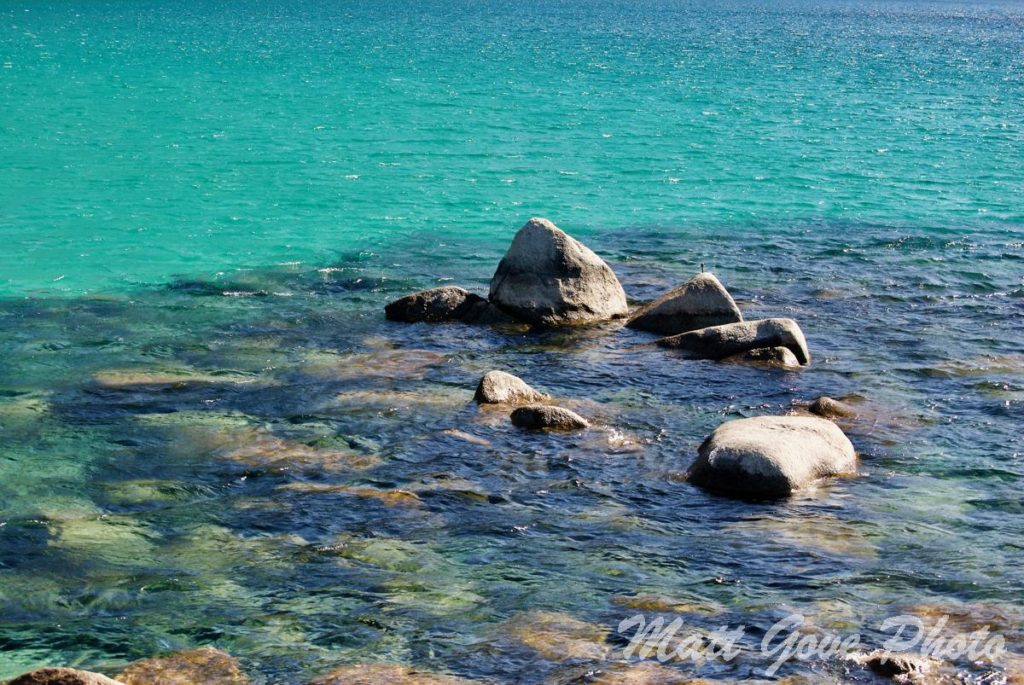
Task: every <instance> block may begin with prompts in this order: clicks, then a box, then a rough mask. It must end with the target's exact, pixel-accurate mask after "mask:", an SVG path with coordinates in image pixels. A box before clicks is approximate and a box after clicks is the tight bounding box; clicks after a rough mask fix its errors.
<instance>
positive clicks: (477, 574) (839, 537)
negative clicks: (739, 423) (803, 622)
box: [0, 0, 1024, 683]
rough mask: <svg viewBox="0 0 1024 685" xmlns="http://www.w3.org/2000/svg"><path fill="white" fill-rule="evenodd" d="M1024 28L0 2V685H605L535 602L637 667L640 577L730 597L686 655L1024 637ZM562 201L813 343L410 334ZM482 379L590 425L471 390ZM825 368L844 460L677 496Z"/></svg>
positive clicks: (980, 12) (660, 274) (634, 289)
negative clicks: (806, 362)
mask: <svg viewBox="0 0 1024 685" xmlns="http://www.w3.org/2000/svg"><path fill="white" fill-rule="evenodd" d="M1022 54H1024V9H1022V8H1021V6H1020V5H1019V4H1012V3H1003V4H997V3H975V4H971V5H963V4H957V3H932V2H861V3H853V2H849V3H847V2H837V3H830V4H828V5H825V6H818V5H815V4H812V3H802V2H785V3H777V4H771V5H769V4H760V3H753V2H727V3H700V2H670V1H667V0H666V1H654V2H640V3H629V4H627V3H611V2H600V1H598V2H577V1H576V0H567V1H566V2H527V3H517V4H516V5H515V6H507V5H499V4H497V3H490V2H454V3H453V2H446V3H441V2H417V3H412V2H395V3H388V4H369V3H365V4H364V3H351V2H337V3H333V2H332V3H308V2H292V3H280V4H278V3H272V2H246V3H242V2H223V3H212V2H189V3H184V2H182V3H174V2H160V3H157V2H131V3H129V2H105V3H101V2H88V3H86V2H66V3H35V2H33V3H26V2H17V3H16V2H7V1H6V0H3V1H0V112H2V113H3V114H2V115H0V163H2V172H0V173H2V176H0V240H2V247H0V678H4V677H9V676H13V675H16V674H18V673H20V672H22V671H25V670H27V669H29V668H32V667H35V666H38V665H42V664H44V663H50V664H74V665H79V666H81V667H85V668H91V669H95V670H101V671H104V672H107V673H111V674H113V673H116V672H117V670H118V668H119V667H120V666H122V665H123V664H124V663H126V662H128V661H131V660H134V659H138V658H143V657H147V656H150V655H152V654H156V653H162V652H166V651H172V650H175V649H184V648H190V647H194V646H197V645H204V644H214V645H216V646H218V647H220V648H222V649H224V650H226V651H228V652H230V653H232V654H234V655H236V656H237V657H239V658H240V659H241V661H242V664H243V667H244V668H245V669H246V671H247V672H248V673H249V674H250V675H251V676H253V677H254V678H255V679H256V680H257V681H258V682H266V683H292V682H295V683H299V682H304V681H305V680H306V679H308V678H309V677H311V676H313V675H316V674H320V673H323V672H326V671H328V670H330V669H331V668H332V667H335V666H338V665H343V664H349V663H361V662H367V661H390V662H401V663H409V664H413V665H416V666H418V667H422V668H425V669H430V670H434V671H440V672H450V673H454V674H458V675H460V676H462V677H465V678H469V679H476V680H481V681H483V682H492V683H506V682H521V683H568V682H587V680H586V678H587V677H588V676H586V675H585V674H586V673H587V672H589V671H590V670H593V669H594V668H600V667H601V665H600V664H601V663H602V662H599V661H594V660H593V659H592V658H590V657H587V658H582V657H580V656H579V655H576V658H574V659H573V658H568V656H567V655H566V654H565V653H562V652H564V651H565V650H562V652H560V653H551V650H548V651H547V652H545V650H538V649H537V642H538V641H537V640H533V642H532V646H531V640H530V639H525V638H524V637H523V633H524V629H523V628H522V626H523V625H524V624H525V625H527V626H529V625H530V624H531V623H537V617H538V616H545V615H547V614H543V613H537V612H559V614H565V615H567V616H571V617H573V618H575V619H577V620H579V621H583V622H586V623H587V624H590V625H591V626H594V627H595V630H599V631H600V630H603V631H607V632H608V633H610V636H609V637H608V638H607V639H597V640H591V642H593V643H594V644H599V645H601V646H602V648H603V649H606V650H608V656H607V659H608V660H610V661H614V660H615V659H616V658H619V657H618V656H617V654H620V653H621V649H622V647H623V646H624V645H625V642H626V640H625V639H624V638H623V637H622V636H621V635H616V634H615V633H616V631H615V629H616V626H617V625H618V623H619V621H621V620H622V619H624V618H626V617H628V616H631V615H633V614H635V613H637V612H638V611H639V610H638V609H637V608H636V607H637V606H641V607H643V610H644V611H645V612H646V613H647V614H648V615H649V616H654V615H655V613H656V611H657V610H659V609H660V610H663V611H665V612H666V613H665V614H664V615H666V616H674V615H676V614H677V613H680V612H682V615H683V616H684V617H685V618H686V619H687V621H688V622H689V623H690V624H692V625H694V626H697V627H698V628H701V629H713V628H715V627H718V626H720V625H723V624H729V625H741V624H742V625H745V626H747V627H748V629H749V631H748V632H749V645H748V646H749V648H750V649H749V651H748V652H747V653H745V654H744V655H743V656H741V657H740V658H739V659H737V660H735V661H733V662H731V663H714V662H713V663H708V664H703V665H700V666H695V665H693V664H675V665H673V666H671V667H673V668H679V669H681V672H683V673H688V674H691V673H692V674H694V675H696V676H701V677H705V678H709V679H712V680H720V681H726V682H728V681H735V680H743V679H749V678H759V677H763V675H761V674H762V673H763V671H764V669H765V667H766V665H767V663H766V660H765V659H764V658H762V656H761V655H759V654H758V653H756V651H757V650H756V644H757V640H760V637H761V634H763V632H764V631H765V630H767V629H768V628H769V627H770V626H771V625H772V624H773V623H774V622H775V621H777V620H778V619H779V618H781V617H783V616H785V615H787V614H789V613H792V612H798V613H801V614H804V615H805V616H807V617H808V621H809V622H813V623H814V624H815V625H817V626H819V627H822V628H824V629H828V630H832V631H835V632H840V633H843V634H847V633H851V632H860V633H861V634H862V635H863V636H864V640H865V642H867V643H870V644H877V643H880V642H881V640H883V639H884V638H885V635H884V634H883V633H882V632H881V631H879V630H878V627H879V625H880V624H881V621H882V620H883V619H884V618H886V617H888V616H892V615H896V614H900V613H911V614H914V615H918V616H924V617H928V618H929V619H930V618H931V617H934V616H937V615H940V614H943V613H946V614H951V615H953V616H954V617H955V618H956V617H958V618H956V620H955V621H954V623H955V624H956V625H958V626H960V627H964V626H974V625H976V624H980V623H988V624H990V625H993V626H994V628H995V629H997V630H998V631H1000V632H1001V633H1002V634H1003V635H1005V636H1006V639H1007V641H1008V643H1009V645H1010V647H1011V648H1012V649H1015V650H1016V651H1017V652H1022V651H1024V635H1022V627H1021V626H1022V622H1024V607H1022V606H1021V601H1020V598H1021V597H1022V596H1024V571H1022V570H1021V561H1022V559H1024V549H1022V547H1024V545H1022V542H1021V540H1022V534H1024V506H1022V504H1021V499H1020V491H1021V487H1022V486H1024V438H1022V437H1021V432H1020V426H1021V424H1022V419H1024V332H1022V323H1024V201H1022V198H1024V59H1022V57H1021V55H1022ZM535 215H539V216H546V217H548V218H551V219H552V220H554V221H555V222H556V223H558V224H559V225H560V226H561V227H562V228H564V229H566V230H568V231H569V232H570V233H572V234H573V235H575V236H577V237H580V238H581V239H583V240H585V241H586V242H587V244H588V245H589V246H591V247H592V248H593V249H595V251H597V252H598V253H599V254H601V255H602V256H603V257H604V258H606V259H607V260H608V261H609V263H610V264H611V265H612V267H613V268H614V269H615V271H616V272H617V274H618V275H619V278H620V280H621V281H622V282H623V285H624V287H625V289H626V291H627V293H628V295H629V296H630V298H631V299H633V300H634V301H637V302H639V301H642V300H645V299H649V298H652V297H655V296H657V295H658V294H659V293H660V292H662V291H664V290H665V289H667V288H669V287H671V286H674V285H676V284H678V283H680V282H682V281H683V280H685V279H686V278H688V277H689V276H692V275H693V274H694V273H696V272H697V271H699V270H700V268H701V264H704V265H705V266H706V267H707V268H708V269H709V270H712V271H714V272H715V273H716V274H717V275H718V276H719V277H720V278H721V279H722V281H723V282H724V283H725V285H726V286H727V287H729V289H730V290H731V292H732V293H733V294H734V296H735V297H736V298H737V300H738V301H739V302H740V304H741V307H742V308H743V310H744V314H745V316H746V317H747V318H756V317H761V316H776V315H778V316H790V317H793V318H795V319H797V320H799V321H800V323H801V325H802V326H803V328H804V330H805V332H806V333H807V335H808V339H809V343H810V346H811V351H812V353H813V355H814V362H813V364H812V365H811V366H810V367H808V368H806V369H804V370H801V371H798V372H786V371H779V370H764V369H754V368H747V367H741V366H735V365H723V364H714V363H710V362H695V361H686V360H683V359H680V358H679V357H677V356H675V355H674V354H672V353H669V352H666V351H662V350H657V349H650V348H638V347H636V345H637V344H638V343H644V342H649V341H650V340H651V339H652V338H651V336H649V335H647V334H643V333H637V332H632V331H625V330H618V326H617V325H610V326H604V327H596V328H588V329H583V330H574V331H549V332H523V331H520V330H513V329H500V328H493V329H492V328H474V327H466V326H455V325H438V326H426V325H399V324H391V323H388V322H385V321H384V318H383V309H382V308H383V305H384V304H385V303H386V302H388V301H390V300H392V299H394V298H396V297H398V296H400V295H402V294H405V293H407V292H410V291H412V290H415V289H419V288H424V287H429V286H432V285H437V284H441V283H457V284H460V285H463V286H465V287H468V288H470V289H472V290H475V291H477V292H481V293H485V292H486V289H487V282H488V280H489V278H490V276H491V274H492V273H493V270H494V267H495V265H496V263H497V261H498V259H500V257H501V255H502V253H503V252H504V250H505V248H506V247H507V245H508V242H509V241H510V240H511V237H512V235H513V234H514V232H515V230H516V229H517V228H518V227H519V226H520V225H521V224H522V223H523V222H524V221H525V220H526V219H527V218H529V217H530V216H535ZM491 368H501V369H505V370H509V371H512V372H514V373H517V374H518V375H520V376H522V377H523V378H524V379H526V380H527V381H528V382H530V383H532V384H534V385H535V386H537V387H538V388H541V389H543V390H545V391H547V392H550V393H552V394H553V395H555V396H556V397H558V398H560V399H561V400H563V401H564V402H565V403H566V404H567V406H571V407H574V408H576V409H577V410H578V411H579V412H580V413H582V414H584V415H586V416H588V417H589V418H591V419H593V420H594V422H595V424H596V427H595V428H593V429H591V430H589V431H586V432H584V433H582V434H578V435H572V436H558V435H542V436H537V435H529V434H524V433H523V432H521V431H519V430H517V429H515V428H513V427H512V426H511V425H510V424H509V423H508V420H507V416H506V415H505V414H504V413H503V412H496V411H485V410H478V409H476V408H475V406H474V405H472V403H471V397H472V392H473V390H474V388H475V385H476V382H477V381H478V380H479V377H480V376H481V375H482V374H483V373H484V372H486V371H487V370H489V369H491ZM182 379H186V380H182ZM179 381H180V382H179ZM822 394H828V395H831V396H836V397H848V398H851V400H852V401H853V402H855V403H857V406H858V407H859V408H860V409H861V413H862V414H861V418H860V419H858V420H856V421H853V422H850V423H847V424H843V426H844V428H845V429H846V430H847V432H848V434H849V435H850V437H851V439H852V440H853V441H854V444H855V445H856V447H857V449H858V452H859V453H860V455H861V474H860V476H859V477H858V478H855V479H850V480H845V481H842V482H840V483H836V484H834V485H832V486H830V487H828V488H824V489H822V490H819V491H816V492H813V493H809V494H806V495H802V496H800V497H797V498H795V499H793V500H791V501H788V502H783V503H773V504H767V503H745V502H737V501H732V500H727V499H721V498H716V497H713V496H710V495H707V494H705V493H703V492H701V491H699V490H697V489H696V488H694V487H692V486H690V485H688V484H687V483H685V482H684V481H683V479H682V474H683V473H685V471H686V468H687V467H688V466H689V464H690V463H691V462H692V460H693V458H694V456H695V452H696V447H697V445H699V443H700V442H701V440H702V439H703V438H704V437H705V436H706V435H707V433H708V432H710V431H711V430H712V429H713V428H714V427H716V426H717V425H719V424H720V423H721V422H722V421H724V420H727V419H729V418H736V417H740V416H752V415H761V414H779V413H783V412H786V411H789V410H791V409H792V408H794V406H797V405H799V404H801V403H804V402H807V401H809V400H812V399H814V398H815V397H817V396H819V395H822ZM653 597H658V598H662V599H661V600H659V601H657V602H655V601H653V600H652V599H651V598H653ZM638 598H639V599H638ZM695 608H699V609H700V610H699V611H691V610H692V609H695ZM524 612H526V613H525V614H524ZM530 612H534V613H530ZM524 617H525V618H524ZM527 632H528V631H527ZM555 642H556V643H557V641H555ZM554 651H556V652H557V651H558V650H557V649H556V650H554ZM1004 666H1005V664H995V665H991V664H977V663H968V662H957V663H956V664H955V667H956V668H959V669H961V670H962V672H963V673H962V674H963V677H964V678H965V679H967V680H969V681H974V682H979V683H980V682H998V681H997V680H996V681H993V678H998V677H999V675H998V674H999V673H1001V672H1002V670H1003V668H1004ZM844 668H845V667H844V666H843V665H842V664H839V663H837V662H835V661H828V660H811V661H809V662H800V663H797V662H794V663H790V664H787V665H786V666H785V667H784V668H783V670H782V671H781V673H782V674H783V675H797V676H800V675H802V676H805V677H808V678H810V680H811V682H822V681H823V680H825V679H828V678H840V677H842V678H845V679H846V680H847V681H851V680H852V681H858V680H860V679H865V678H867V676H866V675H864V674H862V673H860V672H857V671H855V672H852V673H849V674H844ZM994 674H995V675H994ZM581 678H582V679H581ZM986 679H987V680H986Z"/></svg>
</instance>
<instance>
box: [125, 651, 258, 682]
mask: <svg viewBox="0 0 1024 685" xmlns="http://www.w3.org/2000/svg"><path fill="white" fill-rule="evenodd" d="M118 680H120V681H121V682H123V683H124V684H125V685H247V684H248V683H249V682H251V681H250V680H249V678H248V677H246V675H245V674H244V673H242V669H241V668H240V667H239V665H238V661H237V660H236V659H235V658H234V657H233V656H231V655H230V654H227V653H225V652H222V651H220V650H219V649H216V648H214V647H200V648H199V649H192V650H189V651H187V652H178V653H176V654H170V655H168V656H164V657H157V658H154V659H144V660H142V661H136V662H135V663H133V664H131V665H129V666H128V668H126V669H125V670H124V671H122V672H121V674H120V675H119V676H118Z"/></svg>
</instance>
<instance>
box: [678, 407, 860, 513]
mask: <svg viewBox="0 0 1024 685" xmlns="http://www.w3.org/2000/svg"><path fill="white" fill-rule="evenodd" d="M856 470H857V456H856V454H855V453H854V450H853V445H852V444H851V443H850V440H849V439H848V438H847V437H846V435H844V434H843V431H841V430H839V427H838V426H836V425H835V424H834V423H832V422H831V421H826V420H825V419H819V418H817V417H814V416H759V417H756V418H750V419H737V420H735V421H728V422H726V423H724V424H722V425H721V426H719V427H718V428H716V429H715V430H714V432H712V433H711V435H710V436H708V438H707V439H706V440H705V441H704V444H702V445H701V446H700V452H699V455H698V457H697V460H696V461H695V462H694V464H693V466H691V467H690V471H689V474H688V476H687V477H688V479H689V481H690V482H691V483H693V484H694V485H698V486H700V487H703V488H707V489H708V490H714V491H717V492H721V493H724V494H730V495H736V496H740V497H751V498H757V499H774V498H779V497H787V496H789V495H790V494H792V493H793V492H794V491H796V490H799V489H801V488H804V487H807V486H809V485H811V484H813V483H814V482H815V481H817V480H819V479H822V478H828V477H831V476H838V475H842V474H852V473H855V472H856Z"/></svg>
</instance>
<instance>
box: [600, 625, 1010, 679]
mask: <svg viewBox="0 0 1024 685" xmlns="http://www.w3.org/2000/svg"><path fill="white" fill-rule="evenodd" d="M948 623H949V617H948V616H943V617H941V618H939V619H938V620H937V621H935V622H934V623H931V624H926V623H925V622H924V621H922V620H921V619H920V618H918V617H917V616H910V615H903V616H893V617H890V618H886V619H885V620H884V621H882V622H881V623H880V624H879V625H878V627H877V632H878V633H881V634H882V635H887V636H888V637H887V638H886V639H885V640H883V641H882V642H881V644H880V645H878V648H880V649H881V651H882V653H883V654H888V655H897V654H907V653H914V654H919V655H920V656H922V657H925V658H932V659H941V660H946V661H957V660H960V659H967V660H970V661H981V660H986V661H989V662H995V661H998V660H999V659H1000V658H1001V657H1002V656H1003V654H1004V653H1005V651H1006V640H1005V639H1004V638H1003V636H1002V635H999V634H997V633H993V632H991V631H990V629H989V627H988V626H984V627H982V628H980V629H978V630H975V631H973V632H970V633H954V632H948V631H947V630H946V628H947V625H948ZM618 632H619V634H620V635H622V636H624V637H627V638H628V639H629V644H627V645H626V647H625V648H624V649H623V656H624V657H625V658H626V659H631V658H640V659H651V658H656V659H657V660H658V661H660V662H662V663H667V662H671V661H688V662H692V663H695V664H696V665H698V666H699V665H700V664H702V663H704V662H705V661H711V660H716V661H724V662H729V661H732V660H733V659H735V658H737V657H738V656H740V655H741V654H747V655H749V654H750V653H751V650H753V652H754V653H755V654H758V653H759V654H760V655H761V656H762V657H764V659H765V660H766V661H767V662H768V663H769V666H768V667H767V668H766V669H765V675H768V676H774V675H775V674H776V673H777V672H778V670H779V668H780V667H781V666H782V665H783V664H785V663H787V662H789V661H794V660H795V661H812V660H831V659H843V658H846V657H849V656H851V655H854V654H856V653H858V652H862V651H863V650H864V649H866V648H867V649H874V647H867V646H866V645H865V642H864V640H863V639H862V637H861V634H860V633H848V634H845V635H844V634H839V633H833V632H828V631H823V630H821V629H819V628H816V627H814V626H812V625H811V624H809V623H808V621H807V620H806V618H805V617H804V616H802V615H801V614H790V615H789V616H786V617H785V618H783V619H782V620H780V621H778V622H776V623H775V624H774V625H772V626H771V627H770V628H769V629H768V630H767V631H765V632H764V636H763V637H762V638H761V639H760V640H756V639H755V640H751V639H748V628H747V627H746V626H745V625H738V626H728V625H723V626H720V627H718V628H716V629H714V630H705V629H700V628H697V627H696V626H688V625H687V624H686V623H685V622H684V621H683V619H682V618H680V617H676V618H675V619H674V620H671V621H668V620H666V619H665V617H664V616H655V617H653V618H652V619H651V620H647V617H646V616H644V615H643V614H637V615H635V616H630V617H629V618H625V619H623V620H622V621H621V622H619V625H618ZM751 632H753V631H752V629H751ZM760 632H761V631H760V630H757V631H756V634H760Z"/></svg>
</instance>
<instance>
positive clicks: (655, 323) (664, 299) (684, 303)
mask: <svg viewBox="0 0 1024 685" xmlns="http://www.w3.org/2000/svg"><path fill="white" fill-rule="evenodd" d="M737 321H743V315H742V314H741V313H740V309H739V307H737V306H736V302H735V301H734V300H733V299H732V295H730V294H729V291H728V290H726V289H725V286H723V285H722V283H721V282H720V281H719V280H718V279H717V278H715V275H714V274H711V273H700V274H697V275H696V276H694V277H693V278H691V279H690V280H688V281H687V282H686V283H684V284H683V285H681V286H679V287H678V288H674V289H672V290H670V291H668V292H667V293H665V294H664V295H662V296H661V297H659V298H658V299H656V300H655V301H654V302H651V303H650V304H647V305H645V306H644V307H641V308H640V309H639V310H638V311H637V312H636V313H635V314H633V316H631V317H630V319H629V321H628V322H626V325H627V326H628V327H629V328H635V329H637V330H641V331H651V332H652V333H660V334H662V335H678V334H679V333H685V332H687V331H695V330H697V329H699V328H707V327H708V326H720V325H722V324H726V323H736V322H737Z"/></svg>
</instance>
